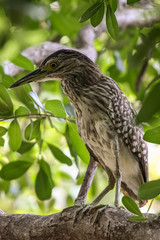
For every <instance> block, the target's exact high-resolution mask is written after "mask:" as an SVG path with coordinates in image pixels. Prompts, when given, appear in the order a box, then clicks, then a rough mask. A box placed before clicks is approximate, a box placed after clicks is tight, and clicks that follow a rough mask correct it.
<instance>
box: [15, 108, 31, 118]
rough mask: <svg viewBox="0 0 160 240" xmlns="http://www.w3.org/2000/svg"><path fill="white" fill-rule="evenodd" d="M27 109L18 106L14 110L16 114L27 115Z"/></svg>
mask: <svg viewBox="0 0 160 240" xmlns="http://www.w3.org/2000/svg"><path fill="white" fill-rule="evenodd" d="M28 114H29V111H28V109H27V108H25V107H23V106H20V107H19V108H18V109H16V111H15V115H16V116H23V115H28Z"/></svg>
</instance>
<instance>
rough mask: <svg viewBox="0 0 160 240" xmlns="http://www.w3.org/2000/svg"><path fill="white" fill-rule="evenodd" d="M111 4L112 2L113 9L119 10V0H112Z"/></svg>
mask: <svg viewBox="0 0 160 240" xmlns="http://www.w3.org/2000/svg"><path fill="white" fill-rule="evenodd" d="M138 1H139V0H138ZM109 4H110V6H111V8H112V11H113V12H115V11H116V10H117V5H118V1H117V0H110V1H109Z"/></svg>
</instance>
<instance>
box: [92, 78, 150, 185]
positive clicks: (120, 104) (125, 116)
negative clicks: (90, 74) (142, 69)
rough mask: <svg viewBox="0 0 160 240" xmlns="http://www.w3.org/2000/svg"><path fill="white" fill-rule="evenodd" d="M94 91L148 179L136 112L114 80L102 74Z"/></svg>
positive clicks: (143, 142)
mask: <svg viewBox="0 0 160 240" xmlns="http://www.w3.org/2000/svg"><path fill="white" fill-rule="evenodd" d="M96 91H97V93H98V92H99V95H98V94H96ZM94 92H95V94H96V95H97V96H96V99H97V101H99V103H101V106H100V105H99V106H98V107H99V108H100V107H102V110H103V111H106V112H107V114H108V116H109V118H110V120H111V122H112V124H113V126H114V127H115V130H116V132H117V133H118V135H120V136H121V138H122V139H123V142H124V143H125V145H126V146H127V147H128V148H129V149H130V151H131V152H132V154H133V155H134V156H135V159H136V160H137V161H138V163H139V166H140V168H141V171H142V175H143V178H144V181H145V182H146V181H148V147H147V143H146V142H145V141H144V140H143V130H142V128H141V127H140V126H137V125H136V122H135V118H136V112H135V110H134V109H133V107H132V106H131V103H130V102H129V101H128V99H127V97H126V96H125V95H124V93H123V92H122V90H121V89H120V88H119V86H118V85H117V84H116V82H115V81H114V80H113V79H111V78H109V77H106V76H104V75H103V76H102V79H101V81H100V82H99V83H98V84H97V90H95V91H94Z"/></svg>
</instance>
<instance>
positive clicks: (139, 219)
mask: <svg viewBox="0 0 160 240" xmlns="http://www.w3.org/2000/svg"><path fill="white" fill-rule="evenodd" d="M128 219H129V220H130V221H135V222H142V221H146V220H149V218H148V217H141V216H132V217H129V218H128Z"/></svg>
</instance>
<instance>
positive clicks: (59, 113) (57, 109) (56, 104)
mask: <svg viewBox="0 0 160 240" xmlns="http://www.w3.org/2000/svg"><path fill="white" fill-rule="evenodd" d="M45 108H46V109H47V110H49V111H51V112H52V113H53V114H54V116H56V117H59V118H66V116H67V115H66V112H65V109H64V107H63V105H62V103H61V101H59V100H48V101H47V102H46V104H45Z"/></svg>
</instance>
